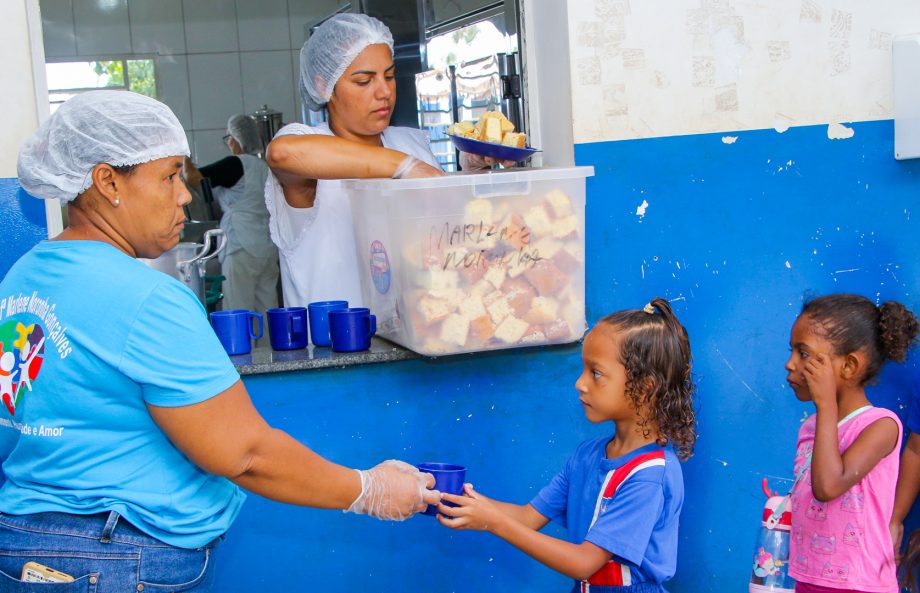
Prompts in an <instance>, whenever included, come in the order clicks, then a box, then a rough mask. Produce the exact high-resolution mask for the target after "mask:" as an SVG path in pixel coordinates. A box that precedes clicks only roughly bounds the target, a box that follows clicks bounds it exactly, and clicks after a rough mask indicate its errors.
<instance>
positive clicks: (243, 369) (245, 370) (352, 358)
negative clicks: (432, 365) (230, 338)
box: [230, 337, 419, 376]
mask: <svg viewBox="0 0 920 593" xmlns="http://www.w3.org/2000/svg"><path fill="white" fill-rule="evenodd" d="M260 342H262V343H264V345H260V346H257V347H255V348H253V350H252V352H250V353H249V354H240V355H237V356H231V357H230V360H231V361H233V365H234V366H235V367H236V370H237V371H238V372H239V373H240V375H243V376H246V375H262V374H266V373H283V372H287V371H307V370H311V369H324V368H329V367H340V368H341V367H348V366H354V365H360V364H371V363H375V362H393V361H397V360H408V359H410V358H418V357H419V355H418V354H416V353H415V352H412V351H411V350H406V349H405V348H402V347H401V346H397V345H395V344H393V343H391V342H388V341H386V340H384V339H382V338H378V337H373V338H371V348H370V350H365V351H363V352H333V351H332V349H331V348H319V347H316V346H314V345H313V344H310V345H308V346H307V347H306V348H302V349H300V350H272V348H271V346H269V345H268V338H263V339H262V340H260Z"/></svg>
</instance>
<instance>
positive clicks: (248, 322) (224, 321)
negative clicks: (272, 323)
mask: <svg viewBox="0 0 920 593" xmlns="http://www.w3.org/2000/svg"><path fill="white" fill-rule="evenodd" d="M253 319H255V320H257V321H258V322H259V323H258V326H259V331H258V333H256V332H255V331H254V330H253V327H252V320H253ZM211 327H213V328H214V333H215V334H217V339H218V340H220V343H221V345H222V346H223V347H224V350H226V351H227V354H230V355H231V356H232V355H236V354H247V353H249V352H252V341H253V340H258V339H259V338H261V337H262V316H261V315H260V314H258V313H253V312H252V311H247V310H246V309H232V310H230V311H215V312H214V313H211Z"/></svg>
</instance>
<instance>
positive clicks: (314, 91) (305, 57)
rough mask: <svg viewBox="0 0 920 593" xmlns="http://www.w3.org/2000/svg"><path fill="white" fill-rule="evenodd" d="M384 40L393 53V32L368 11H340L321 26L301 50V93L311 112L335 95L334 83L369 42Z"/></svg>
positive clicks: (370, 43)
mask: <svg viewBox="0 0 920 593" xmlns="http://www.w3.org/2000/svg"><path fill="white" fill-rule="evenodd" d="M378 43H383V44H386V45H387V46H389V48H390V53H393V35H392V34H391V33H390V30H389V29H388V28H387V26H386V25H384V24H383V23H381V22H380V21H378V20H377V19H375V18H374V17H371V16H367V15H366V14H354V13H346V14H337V15H335V16H334V17H332V18H330V19H329V20H327V21H326V22H325V23H323V24H322V25H320V26H319V28H318V29H316V31H315V32H314V33H313V35H311V36H310V38H309V39H307V42H306V43H304V44H303V47H302V48H301V50H300V92H301V94H302V95H303V100H304V103H306V105H307V107H309V108H310V109H311V110H312V111H319V110H320V109H321V108H322V107H323V105H325V104H326V103H328V102H329V99H330V97H332V90H333V89H334V88H335V83H337V82H338V81H339V78H341V76H342V74H343V73H344V72H345V70H346V69H347V68H348V66H349V64H351V63H352V62H353V61H354V59H355V58H356V57H358V54H360V53H361V52H362V51H364V48H366V47H367V46H368V45H376V44H378Z"/></svg>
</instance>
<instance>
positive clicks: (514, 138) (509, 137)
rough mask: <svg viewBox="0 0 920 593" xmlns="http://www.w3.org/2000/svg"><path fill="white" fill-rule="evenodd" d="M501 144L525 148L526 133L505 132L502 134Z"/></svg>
mask: <svg viewBox="0 0 920 593" xmlns="http://www.w3.org/2000/svg"><path fill="white" fill-rule="evenodd" d="M502 144H504V145H505V146H513V147H514V148H526V147H527V134H518V133H516V132H505V135H504V136H502Z"/></svg>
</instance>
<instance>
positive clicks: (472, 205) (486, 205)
mask: <svg viewBox="0 0 920 593" xmlns="http://www.w3.org/2000/svg"><path fill="white" fill-rule="evenodd" d="M492 209H493V208H492V200H487V199H485V198H479V199H476V200H470V201H469V202H467V204H466V207H465V208H464V209H463V222H464V223H465V224H476V225H478V224H479V223H483V224H487V225H490V224H492Z"/></svg>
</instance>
